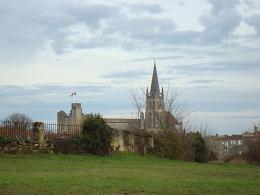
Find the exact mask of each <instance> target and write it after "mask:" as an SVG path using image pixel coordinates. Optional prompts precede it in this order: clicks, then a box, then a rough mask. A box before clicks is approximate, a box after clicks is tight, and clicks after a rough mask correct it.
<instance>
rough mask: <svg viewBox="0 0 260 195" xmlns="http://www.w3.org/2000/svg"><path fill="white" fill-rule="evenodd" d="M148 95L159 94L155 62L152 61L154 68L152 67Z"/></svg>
mask: <svg viewBox="0 0 260 195" xmlns="http://www.w3.org/2000/svg"><path fill="white" fill-rule="evenodd" d="M150 93H151V94H153V95H155V94H159V93H160V89H159V82H158V76H157V69H156V64H155V61H154V67H153V77H152V83H151V90H150Z"/></svg>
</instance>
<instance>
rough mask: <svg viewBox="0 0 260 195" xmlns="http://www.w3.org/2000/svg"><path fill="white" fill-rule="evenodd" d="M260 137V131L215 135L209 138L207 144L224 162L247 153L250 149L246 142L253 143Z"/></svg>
mask: <svg viewBox="0 0 260 195" xmlns="http://www.w3.org/2000/svg"><path fill="white" fill-rule="evenodd" d="M259 136H260V131H257V130H255V131H254V132H245V133H243V134H240V135H218V134H217V135H215V136H209V137H208V138H207V142H208V144H209V147H210V149H211V150H212V151H213V152H214V153H215V154H216V156H217V158H218V159H220V160H222V159H225V158H228V157H232V156H238V155H242V154H244V153H246V152H247V151H248V147H247V145H246V142H248V141H253V140H255V139H257V137H259Z"/></svg>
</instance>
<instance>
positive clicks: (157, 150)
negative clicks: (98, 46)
mask: <svg viewBox="0 0 260 195" xmlns="http://www.w3.org/2000/svg"><path fill="white" fill-rule="evenodd" d="M153 138H154V148H149V150H148V152H149V153H152V154H155V155H157V156H160V157H166V158H170V159H176V160H177V159H178V160H192V156H193V154H192V149H191V146H190V144H189V142H188V139H187V136H186V135H185V134H181V133H177V132H167V133H158V134H154V135H153Z"/></svg>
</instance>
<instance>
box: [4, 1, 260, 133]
mask: <svg viewBox="0 0 260 195" xmlns="http://www.w3.org/2000/svg"><path fill="white" fill-rule="evenodd" d="M0 24H1V26H0V28H1V30H0V73H1V76H0V90H1V92H0V119H4V118H5V117H6V116H8V115H9V114H10V113H13V112H24V113H26V114H28V115H30V116H31V117H32V118H33V119H35V120H43V121H51V122H52V121H56V112H57V111H59V110H65V111H66V112H68V111H69V109H70V103H71V102H72V101H78V102H81V103H82V106H83V109H84V112H86V113H89V112H100V113H102V114H103V115H104V116H105V117H133V110H134V108H133V106H132V103H131V97H130V94H129V88H140V87H146V86H149V85H150V80H151V74H152V68H153V59H154V58H155V59H156V63H157V69H158V74H159V80H160V85H161V86H162V85H163V86H165V87H168V86H170V87H171V88H174V89H175V90H177V91H178V93H179V98H180V100H181V101H183V102H188V105H189V107H190V108H192V109H193V110H196V112H194V113H193V114H192V115H193V117H194V118H195V119H196V120H197V121H207V122H208V123H209V124H210V126H211V127H212V129H213V130H214V132H216V133H229V134H231V133H240V132H242V131H244V130H246V129H248V127H250V125H251V124H252V123H253V122H257V121H260V79H259V78H260V1H258V0H240V1H239V0H196V1H194V0H153V1H148V0H135V1H134V0H133V1H132V0H131V1H130V0H109V1H105V0H103V1H102V0H95V1H87V0H86V1H82V0H73V1H72V0H70V1H69V0H45V1H34V0H13V1H9V0H0ZM73 91H76V92H77V97H76V98H74V99H73V98H70V97H69V94H70V93H71V92H73Z"/></svg>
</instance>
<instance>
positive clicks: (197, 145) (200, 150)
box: [189, 131, 207, 162]
mask: <svg viewBox="0 0 260 195" xmlns="http://www.w3.org/2000/svg"><path fill="white" fill-rule="evenodd" d="M189 137H190V143H191V146H192V150H193V154H194V161H196V162H206V161H207V148H206V143H205V140H204V139H203V137H202V135H201V134H200V133H199V132H198V131H197V132H196V133H189Z"/></svg>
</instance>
